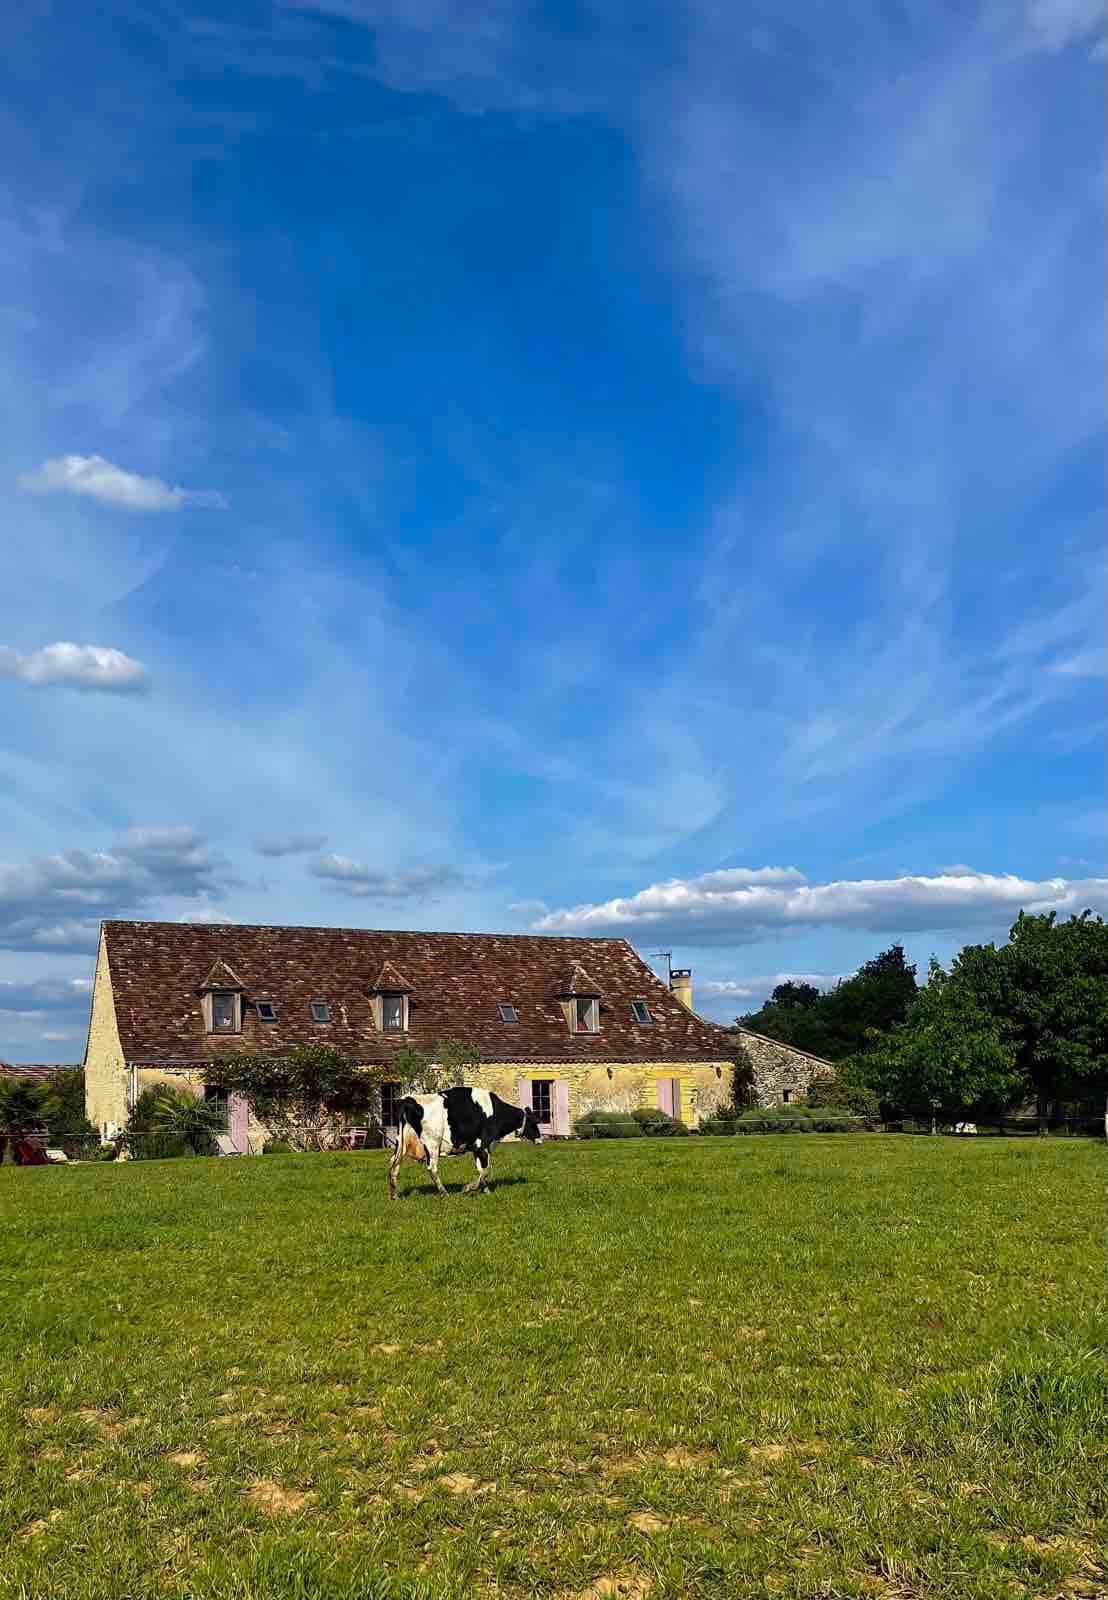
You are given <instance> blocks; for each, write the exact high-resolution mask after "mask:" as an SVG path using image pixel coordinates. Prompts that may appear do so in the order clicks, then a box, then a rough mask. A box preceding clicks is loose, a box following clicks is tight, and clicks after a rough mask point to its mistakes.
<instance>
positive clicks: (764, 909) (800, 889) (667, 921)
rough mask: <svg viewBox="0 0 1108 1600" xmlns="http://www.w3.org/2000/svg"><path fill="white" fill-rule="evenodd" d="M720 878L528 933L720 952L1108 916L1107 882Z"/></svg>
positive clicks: (661, 890)
mask: <svg viewBox="0 0 1108 1600" xmlns="http://www.w3.org/2000/svg"><path fill="white" fill-rule="evenodd" d="M728 876H729V875H728V874H726V873H708V874H705V875H704V876H703V877H700V878H685V879H682V878H673V879H670V880H668V881H666V882H664V883H655V884H651V885H649V887H647V888H645V889H640V890H639V892H638V893H637V894H633V895H630V896H628V897H627V898H619V899H614V900H607V901H604V902H602V903H599V904H595V905H581V906H575V907H573V908H571V909H566V910H562V911H552V912H549V913H548V914H547V915H546V916H545V917H541V918H539V920H538V921H537V922H536V924H535V927H536V928H537V929H539V930H540V931H542V932H544V933H582V934H584V933H600V934H603V933H626V934H628V935H630V936H637V937H646V936H648V935H649V937H650V938H652V939H659V938H673V939H675V940H676V939H680V940H682V941H683V942H684V943H686V944H690V945H728V944H743V943H749V942H751V941H753V940H756V939H759V938H761V937H763V936H764V935H765V934H766V933H767V932H771V931H773V930H775V929H781V928H789V927H791V928H804V927H807V928H818V927H832V928H840V929H842V928H856V929H866V930H867V931H871V932H875V933H906V932H909V931H912V932H924V931H935V932H938V931H947V930H950V929H958V928H979V927H982V926H986V925H991V924H995V923H996V922H998V921H1001V920H1005V919H1007V920H1011V919H1014V918H1015V916H1016V914H1017V913H1018V912H1019V911H1021V910H1023V911H1029V912H1042V911H1057V912H1059V913H1071V912H1079V911H1081V910H1083V909H1084V908H1085V907H1086V906H1088V907H1091V908H1092V909H1094V910H1097V911H1104V910H1108V878H1085V879H1077V880H1068V879H1064V878H1051V879H1047V880H1045V881H1041V882H1035V881H1032V880H1029V879H1026V878H1020V877H1017V876H1016V875H1015V874H1005V875H1003V876H1001V875H997V874H994V873H986V872H973V871H970V870H968V869H964V868H960V869H958V870H957V871H956V872H953V873H950V874H948V875H945V876H944V875H938V874H937V875H935V876H930V877H929V876H918V877H917V876H905V877H900V878H888V879H872V878H860V879H856V880H853V881H850V880H842V881H837V882H832V883H824V884H806V883H789V884H782V885H779V886H778V885H770V884H759V883H742V884H737V885H732V884H729V883H728V882H727V881H726V879H727V878H728ZM798 876H799V875H798Z"/></svg>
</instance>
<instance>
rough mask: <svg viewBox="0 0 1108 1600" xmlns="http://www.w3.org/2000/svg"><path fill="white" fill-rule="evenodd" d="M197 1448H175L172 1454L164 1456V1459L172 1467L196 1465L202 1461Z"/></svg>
mask: <svg viewBox="0 0 1108 1600" xmlns="http://www.w3.org/2000/svg"><path fill="white" fill-rule="evenodd" d="M203 1459H204V1458H203V1456H202V1455H201V1454H200V1452H199V1450H176V1451H174V1453H173V1455H171V1456H166V1460H167V1461H168V1462H169V1463H170V1465H171V1466H174V1467H182V1468H186V1469H187V1468H188V1467H196V1466H199V1464H200V1462H201V1461H203Z"/></svg>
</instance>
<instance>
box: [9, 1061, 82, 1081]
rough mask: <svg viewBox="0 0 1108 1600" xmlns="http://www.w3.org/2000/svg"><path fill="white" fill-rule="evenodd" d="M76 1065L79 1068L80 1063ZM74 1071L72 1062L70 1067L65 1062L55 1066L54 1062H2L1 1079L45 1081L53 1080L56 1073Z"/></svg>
mask: <svg viewBox="0 0 1108 1600" xmlns="http://www.w3.org/2000/svg"><path fill="white" fill-rule="evenodd" d="M76 1065H77V1067H79V1066H80V1063H79V1062H78V1063H77V1064H76ZM72 1071H74V1064H73V1063H72V1062H70V1063H69V1064H68V1065H67V1064H66V1063H65V1062H59V1063H57V1064H56V1065H55V1063H53V1062H49V1063H48V1062H45V1061H33V1062H32V1061H26V1062H20V1061H0V1078H38V1079H40V1080H43V1081H44V1080H45V1079H47V1078H52V1077H53V1076H54V1074H55V1072H72Z"/></svg>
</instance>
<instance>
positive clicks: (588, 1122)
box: [573, 1111, 643, 1139]
mask: <svg viewBox="0 0 1108 1600" xmlns="http://www.w3.org/2000/svg"><path fill="white" fill-rule="evenodd" d="M573 1131H574V1133H576V1135H577V1137H578V1138H579V1139H635V1138H640V1137H641V1136H642V1131H643V1130H642V1128H641V1127H640V1125H639V1124H638V1123H637V1122H636V1121H635V1119H634V1117H633V1116H632V1115H631V1113H630V1112H629V1111H586V1112H585V1114H584V1116H583V1117H578V1119H577V1121H576V1122H575V1123H574V1125H573Z"/></svg>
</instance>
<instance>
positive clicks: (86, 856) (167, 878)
mask: <svg viewBox="0 0 1108 1600" xmlns="http://www.w3.org/2000/svg"><path fill="white" fill-rule="evenodd" d="M234 881H235V880H234V877H233V874H232V873H231V872H230V870H229V868H228V866H227V864H226V862H224V861H223V860H222V859H221V858H219V857H218V856H217V855H215V854H213V852H212V851H211V849H210V848H209V846H208V844H207V842H206V841H205V840H204V839H202V838H201V837H200V836H199V835H198V834H197V833H196V832H195V831H194V830H193V829H192V828H187V827H136V828H130V829H128V831H127V832H126V833H125V834H124V835H123V836H122V838H121V839H119V840H118V841H117V842H116V843H115V844H113V845H112V847H111V848H110V849H108V850H100V851H90V850H66V851H62V852H60V853H59V854H56V855H50V856H40V857H37V858H35V859H32V860H31V861H28V862H27V863H26V864H24V865H22V866H0V948H4V949H9V950H24V951H64V950H90V949H94V948H95V945H96V938H97V931H98V926H99V921H100V919H101V918H103V917H113V916H127V915H136V914H141V913H142V911H143V910H146V909H148V908H149V907H150V906H151V905H158V904H160V903H162V902H165V901H167V900H172V899H176V898H184V899H196V898H202V899H204V900H219V899H221V898H222V897H223V895H224V894H226V892H227V889H228V887H229V886H230V885H231V884H232V883H233V882H234Z"/></svg>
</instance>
